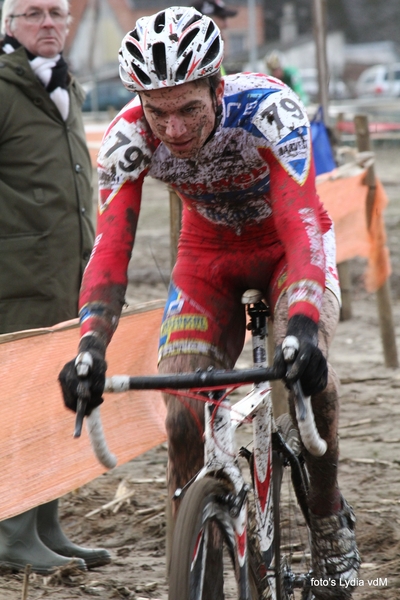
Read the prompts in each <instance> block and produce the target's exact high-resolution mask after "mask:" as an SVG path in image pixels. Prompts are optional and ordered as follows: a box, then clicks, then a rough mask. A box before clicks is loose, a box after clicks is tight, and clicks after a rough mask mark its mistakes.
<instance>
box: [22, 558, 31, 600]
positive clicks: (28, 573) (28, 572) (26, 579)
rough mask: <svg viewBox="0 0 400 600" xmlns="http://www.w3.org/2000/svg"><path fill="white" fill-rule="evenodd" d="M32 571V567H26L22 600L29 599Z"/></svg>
mask: <svg viewBox="0 0 400 600" xmlns="http://www.w3.org/2000/svg"><path fill="white" fill-rule="evenodd" d="M31 569H32V565H26V566H25V571H24V582H23V586H22V597H21V600H27V598H28V587H29V575H30V572H31Z"/></svg>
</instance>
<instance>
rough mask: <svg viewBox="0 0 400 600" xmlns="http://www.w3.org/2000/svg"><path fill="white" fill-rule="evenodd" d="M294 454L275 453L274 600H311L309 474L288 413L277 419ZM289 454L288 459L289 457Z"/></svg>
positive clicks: (281, 431)
mask: <svg viewBox="0 0 400 600" xmlns="http://www.w3.org/2000/svg"><path fill="white" fill-rule="evenodd" d="M276 424H277V426H278V428H279V430H280V433H281V435H282V437H283V439H284V441H285V443H286V444H287V445H288V446H289V448H290V450H291V451H292V453H293V455H294V457H293V456H290V455H286V456H285V453H284V452H274V465H273V512H274V531H275V535H274V553H275V570H276V598H277V600H311V599H312V598H313V595H312V591H311V586H310V576H311V546H310V539H309V529H308V524H307V520H308V514H307V512H308V509H307V493H308V474H307V471H306V468H305V465H304V462H303V460H302V457H301V452H300V449H301V444H300V439H299V434H298V431H297V429H296V428H295V427H294V425H293V423H292V420H291V418H290V416H289V415H288V414H284V415H281V416H280V417H278V418H277V420H276ZM288 456H289V458H288Z"/></svg>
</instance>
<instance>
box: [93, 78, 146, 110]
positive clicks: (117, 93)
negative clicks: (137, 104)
mask: <svg viewBox="0 0 400 600" xmlns="http://www.w3.org/2000/svg"><path fill="white" fill-rule="evenodd" d="M83 87H84V88H85V90H86V99H85V101H84V103H83V106H82V110H84V111H104V110H109V109H110V108H114V109H115V110H121V108H123V107H124V106H125V104H127V103H128V102H129V101H130V100H132V98H133V97H134V96H135V94H133V93H132V92H130V91H129V90H127V89H126V88H125V87H124V86H123V85H122V83H121V81H120V80H119V79H118V80H117V79H115V80H114V79H112V80H108V81H99V82H98V83H97V84H93V83H92V84H86V85H84V86H83Z"/></svg>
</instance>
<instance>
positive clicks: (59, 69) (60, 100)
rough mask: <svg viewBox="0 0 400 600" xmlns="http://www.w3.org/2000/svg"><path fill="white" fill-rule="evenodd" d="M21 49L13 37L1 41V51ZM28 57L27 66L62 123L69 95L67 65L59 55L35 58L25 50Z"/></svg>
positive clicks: (66, 114) (67, 108) (9, 52)
mask: <svg viewBox="0 0 400 600" xmlns="http://www.w3.org/2000/svg"><path fill="white" fill-rule="evenodd" d="M20 47H21V44H20V43H19V42H18V41H17V40H16V39H15V38H13V37H11V36H9V35H6V36H5V38H4V41H3V50H4V52H6V53H7V54H11V53H12V52H14V50H17V49H18V48H20ZM25 52H26V53H27V55H28V60H29V64H30V65H31V68H32V70H33V72H34V73H35V75H36V77H37V78H38V79H39V80H40V81H41V82H42V84H43V85H44V87H45V89H46V90H47V92H48V93H49V96H50V98H51V99H52V101H53V102H54V104H55V105H56V106H57V108H58V110H59V112H60V115H61V116H62V118H63V119H64V121H66V120H67V118H68V113H69V93H68V79H69V76H68V65H67V63H66V62H65V60H64V58H63V56H62V55H61V54H57V56H54V57H53V58H45V57H43V56H35V55H34V54H32V53H31V52H29V51H28V50H26V48H25Z"/></svg>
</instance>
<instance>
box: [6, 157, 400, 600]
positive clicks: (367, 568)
mask: <svg viewBox="0 0 400 600" xmlns="http://www.w3.org/2000/svg"><path fill="white" fill-rule="evenodd" d="M377 152H378V155H377V167H376V170H377V174H378V175H379V176H380V178H381V180H382V181H383V183H384V185H385V188H386V190H387V192H388V194H389V197H390V200H391V203H390V205H389V208H388V209H387V211H386V223H387V233H388V242H389V248H390V252H391V258H392V265H393V269H394V275H393V276H392V280H391V286H392V291H393V312H394V318H395V322H398V321H399V318H400V235H399V234H400V231H399V229H400V160H399V159H400V149H399V147H398V146H392V147H391V148H382V147H380V148H377ZM168 227H169V221H168V193H167V192H166V190H165V189H163V188H161V187H160V186H159V185H158V184H157V183H156V182H152V181H150V182H148V184H147V187H146V197H145V201H144V202H143V209H142V215H141V219H140V224H139V232H140V233H139V235H138V243H137V246H136V248H135V251H134V256H133V259H132V262H131V269H130V287H129V294H128V301H129V302H130V303H133V302H143V301H145V300H151V299H154V298H163V297H165V294H166V285H165V284H164V283H163V282H162V278H164V280H165V281H167V280H168V274H169V235H168ZM363 269H364V265H363V263H362V261H360V260H354V261H351V272H352V281H353V288H352V310H353V317H352V319H351V320H348V321H344V322H341V323H340V324H339V327H338V331H337V335H336V338H335V342H334V344H333V347H332V351H331V356H330V360H331V362H332V364H333V365H334V366H335V368H336V370H337V372H338V374H339V376H340V379H341V382H342V396H341V397H342V409H341V419H340V438H341V446H340V447H341V458H340V484H341V488H342V490H343V492H344V495H345V496H346V498H347V500H348V501H349V502H350V503H351V504H352V505H353V506H354V508H355V512H356V515H357V534H358V541H359V547H360V550H361V554H362V560H363V565H362V569H361V571H360V574H359V581H360V587H359V588H358V589H357V591H356V592H355V594H354V598H355V599H356V600H361V599H363V600H373V599H378V598H379V599H386V600H396V599H397V598H398V597H399V592H398V591H397V590H398V589H400V501H399V498H400V452H399V450H400V434H399V431H398V429H399V428H398V423H399V413H400V405H399V402H398V396H399V388H400V370H399V369H386V368H385V367H384V366H383V363H384V361H383V354H382V342H381V339H380V333H379V324H378V314H377V306H376V300H375V297H374V296H373V295H368V294H366V293H365V291H364V290H363V287H362V283H361V281H362V272H363ZM133 288H135V293H133ZM397 343H398V346H399V353H400V343H399V340H397ZM242 361H243V362H246V355H244V358H243V359H242ZM165 465H166V447H165V445H162V446H160V447H157V448H154V449H153V450H151V451H150V452H148V453H147V454H146V455H143V456H141V457H139V458H137V459H136V460H134V461H131V462H130V463H128V464H126V465H122V466H121V467H118V468H117V469H115V470H114V471H113V472H110V473H107V474H106V475H104V476H102V477H100V478H98V479H96V480H94V481H93V482H91V483H90V484H88V485H87V486H84V487H82V488H81V489H79V490H76V491H75V492H72V493H70V494H68V495H67V496H65V497H64V498H63V499H62V501H61V515H62V523H63V527H64V530H65V532H66V533H67V534H68V535H69V536H70V537H71V538H72V539H73V540H74V541H76V542H77V543H80V544H82V545H87V546H88V545H92V546H103V547H106V548H108V549H109V551H110V552H111V554H112V556H113V562H112V564H111V565H109V566H106V567H104V568H101V569H97V570H96V571H92V572H90V573H88V574H83V575H80V574H76V573H71V574H69V575H68V574H66V573H62V572H60V573H58V574H56V575H55V576H53V577H52V578H43V577H40V576H31V580H30V583H29V589H28V595H27V597H26V600H37V599H41V598H52V600H70V599H71V600H72V599H75V598H90V597H98V598H101V599H104V600H108V599H115V598H117V599H118V598H131V599H132V598H136V600H139V599H142V598H145V599H149V598H154V599H155V598H157V599H161V600H166V598H167V585H166V579H165V559H164V554H165V514H164V505H165V485H164V479H165ZM118 487H119V490H120V492H121V490H122V491H123V490H125V491H126V490H131V491H132V492H133V495H132V496H131V498H130V501H129V502H124V503H122V505H121V506H119V507H117V508H118V510H115V511H113V510H112V509H103V510H101V507H102V506H103V505H104V504H106V503H107V502H110V501H111V500H113V498H114V496H115V494H116V492H117V489H118ZM114 508H116V507H114ZM95 509H100V510H99V512H98V513H97V514H95V515H93V516H90V517H88V516H85V515H87V514H88V513H89V512H90V511H93V510H95ZM22 581H23V576H22V575H21V574H20V575H12V574H10V573H4V574H3V576H2V577H0V600H20V599H21V598H22V586H23V583H22ZM368 581H370V583H368ZM362 584H364V585H362Z"/></svg>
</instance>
